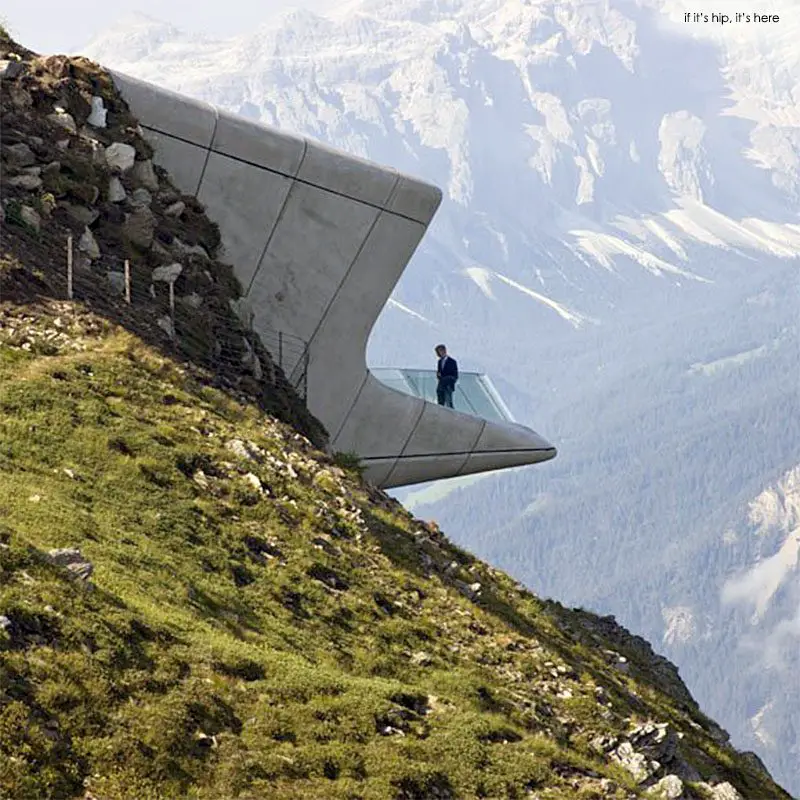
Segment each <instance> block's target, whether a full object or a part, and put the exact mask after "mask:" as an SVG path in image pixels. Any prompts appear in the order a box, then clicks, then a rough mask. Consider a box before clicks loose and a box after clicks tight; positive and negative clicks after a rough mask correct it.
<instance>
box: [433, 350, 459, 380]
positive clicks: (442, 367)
mask: <svg viewBox="0 0 800 800" xmlns="http://www.w3.org/2000/svg"><path fill="white" fill-rule="evenodd" d="M438 372H439V377H440V378H449V379H450V380H451V381H452V382H453V383H455V382H456V381H457V380H458V362H457V361H456V360H455V359H454V358H453V356H444V357H443V358H440V359H439V367H438Z"/></svg>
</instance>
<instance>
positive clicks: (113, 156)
mask: <svg viewBox="0 0 800 800" xmlns="http://www.w3.org/2000/svg"><path fill="white" fill-rule="evenodd" d="M135 161H136V148H134V147H132V146H131V145H129V144H124V143H123V142H114V144H110V145H109V146H108V147H106V163H107V164H108V166H109V168H110V169H112V170H117V171H119V172H122V173H124V172H127V171H128V170H130V169H132V168H133V165H134V163H135Z"/></svg>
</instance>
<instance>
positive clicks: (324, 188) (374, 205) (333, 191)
mask: <svg viewBox="0 0 800 800" xmlns="http://www.w3.org/2000/svg"><path fill="white" fill-rule="evenodd" d="M142 127H143V128H144V129H145V130H148V131H152V132H153V133H157V134H159V135H160V136H168V137H169V138H170V139H175V140H176V141H178V142H184V144H190V145H192V146H193V147H198V148H200V149H202V150H206V149H209V150H210V152H213V153H214V154H216V155H218V156H224V157H225V158H230V159H231V161H238V162H239V163H241V164H247V165H248V166H250V167H255V168H256V169H263V170H264V172H271V173H272V174H273V175H281V176H282V177H284V178H290V179H291V180H293V181H296V182H297V183H302V184H304V185H305V186H313V187H314V188H315V189H319V190H320V191H323V192H328V193H329V194H334V195H336V196H337V197H344V198H346V199H348V200H353V201H354V202H356V203H361V204H362V205H365V206H370V207H371V208H377V209H380V210H381V211H385V212H386V213H387V214H393V215H394V216H396V217H400V218H401V219H407V220H408V221H409V222H416V223H417V225H424V226H427V225H429V224H430V221H431V220H430V219H429V220H428V221H427V222H423V221H422V220H419V219H416V218H415V217H410V216H408V214H402V213H400V212H399V211H389V210H388V209H386V208H383V207H382V206H380V205H378V204H377V203H372V202H370V201H369V200H362V199H361V198H360V197H353V196H352V195H349V194H345V193H344V192H340V191H337V190H336V189H329V188H328V187H327V186H320V185H319V184H317V183H312V182H311V181H307V180H304V179H303V178H298V177H296V176H295V175H290V174H289V173H287V172H282V171H281V170H278V169H272V168H271V167H265V166H264V165H263V164H256V163H255V162H254V161H249V160H248V159H246V158H241V157H240V156H232V155H231V154H230V153H223V152H222V151H221V150H213V149H210V148H206V147H204V146H203V145H201V144H197V142H193V141H192V140H191V139H186V138H184V137H183V136H176V135H175V134H174V133H167V131H162V130H161V128H153V127H151V126H149V125H142ZM303 141H304V142H305V143H306V147H308V140H307V139H304V140H303ZM298 171H299V170H298ZM397 180H398V181H399V180H400V175H398V176H397ZM431 219H432V217H431Z"/></svg>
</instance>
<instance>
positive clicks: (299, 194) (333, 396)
mask: <svg viewBox="0 0 800 800" xmlns="http://www.w3.org/2000/svg"><path fill="white" fill-rule="evenodd" d="M112 75H113V77H114V80H115V82H116V84H117V87H118V88H119V90H120V92H121V93H122V95H123V97H124V98H125V99H126V101H127V102H128V104H129V105H130V107H131V110H132V111H133V113H134V114H135V115H136V116H137V117H138V118H139V121H140V123H141V125H142V128H143V129H144V132H145V136H146V137H147V138H148V139H149V140H150V141H151V143H152V144H153V145H154V147H155V151H156V156H155V161H156V163H158V164H160V165H161V166H163V167H164V168H165V169H166V170H167V171H168V172H169V173H170V175H171V176H172V178H173V180H174V182H175V184H176V186H177V187H178V188H179V189H181V191H183V192H186V193H187V194H192V195H196V196H197V197H198V199H199V200H200V201H201V202H202V203H204V204H205V206H206V210H207V212H208V215H209V217H210V218H211V219H213V220H214V221H215V222H217V223H218V224H219V226H220V231H221V233H222V238H223V244H224V252H223V254H222V257H223V259H224V260H225V261H227V262H229V263H231V264H232V265H233V266H234V270H235V273H236V275H237V277H238V278H239V281H240V282H241V284H242V287H243V288H244V292H245V294H246V297H247V299H248V302H249V304H250V306H251V308H252V310H253V314H254V328H255V329H256V331H258V329H259V327H261V328H262V330H266V329H272V330H276V329H277V330H282V331H284V332H286V333H291V334H294V335H295V336H299V337H300V338H302V339H303V340H305V341H306V342H308V343H309V371H308V404H309V408H310V410H311V411H312V413H313V414H315V415H316V416H317V417H318V418H319V419H320V420H321V421H322V423H323V424H324V425H325V427H326V428H327V430H328V432H329V433H330V436H331V444H332V447H333V449H334V450H341V451H355V452H357V453H358V454H359V455H360V456H361V457H362V459H363V460H364V461H365V463H366V465H367V476H368V477H369V478H370V479H371V480H372V481H373V482H375V483H376V484H378V485H380V486H383V487H390V486H400V485H407V484H412V483H418V482H421V481H427V480H433V479H435V478H444V477H452V476H455V475H464V474H468V473H472V472H482V471H485V470H492V469H501V468H503V467H509V466H517V465H520V464H530V463H534V462H537V461H545V460H547V459H549V458H553V456H555V449H554V448H553V446H552V445H550V444H549V443H548V442H546V441H545V440H544V439H542V438H541V437H540V436H538V434H536V433H534V432H533V431H531V430H530V429H529V428H525V427H523V426H519V425H510V424H509V425H502V424H498V423H489V422H485V421H483V420H479V419H476V418H475V417H471V416H468V415H465V414H460V413H458V412H454V411H450V410H448V409H443V408H439V406H436V405H434V404H431V403H426V402H424V401H422V400H419V399H417V398H413V397H409V396H407V395H405V394H401V393H400V392H397V391H395V390H393V389H390V388H389V387H387V386H384V385H383V384H382V383H380V382H379V381H378V380H377V379H376V378H374V377H373V376H372V375H371V374H370V373H369V371H368V370H367V367H366V362H365V353H366V346H367V339H368V338H369V334H370V331H371V330H372V327H373V325H374V324H375V320H376V319H377V317H378V315H379V314H380V312H381V310H382V308H383V306H384V304H385V303H386V301H387V300H388V298H389V295H390V294H391V292H392V289H393V288H394V286H395V284H396V283H397V281H398V279H399V278H400V275H401V274H402V272H403V270H404V269H405V267H406V265H407V264H408V261H409V259H410V258H411V256H412V255H413V253H414V251H415V249H416V247H417V245H418V244H419V242H420V239H421V238H422V236H423V234H424V233H425V230H426V228H427V226H428V224H429V223H430V221H431V219H432V218H433V215H434V214H435V213H436V209H437V208H438V206H439V203H440V202H441V191H440V190H439V189H438V188H437V187H435V186H431V185H429V184H426V183H423V182H421V181H418V180H416V179H414V178H411V177H408V176H405V175H401V174H399V173H397V172H395V171H394V170H392V169H389V168H386V167H380V166H378V165H375V164H372V163H370V162H367V161H364V160H362V159H359V158H356V157H354V156H350V155H347V154H345V153H341V152H338V151H336V150H333V149H331V148H328V147H326V146H325V145H322V144H320V143H318V142H315V141H312V140H310V139H305V138H302V137H299V136H293V135H291V134H287V133H283V132H281V131H278V130H275V129H273V128H269V127H266V126H264V125H260V124H258V123H255V122H252V121H250V120H246V119H243V118H241V117H237V116H235V115H232V114H228V113H226V112H224V111H221V110H219V109H216V108H213V107H212V106H210V105H206V104H204V103H200V102H198V101H195V100H192V99H190V98H188V97H184V96H182V95H178V94H175V93H173V92H170V91H167V90H165V89H161V88H158V87H156V86H153V85H151V84H147V83H144V82H142V81H139V80H136V79H134V78H131V77H128V76H125V75H122V74H119V73H112ZM265 345H266V341H265Z"/></svg>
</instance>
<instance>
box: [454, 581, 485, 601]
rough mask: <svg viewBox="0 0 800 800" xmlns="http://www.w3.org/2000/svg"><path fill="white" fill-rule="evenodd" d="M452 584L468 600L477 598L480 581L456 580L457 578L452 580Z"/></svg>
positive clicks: (479, 590) (479, 591)
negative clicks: (466, 581)
mask: <svg viewBox="0 0 800 800" xmlns="http://www.w3.org/2000/svg"><path fill="white" fill-rule="evenodd" d="M453 586H455V587H456V589H458V591H459V592H461V594H463V595H464V597H466V598H468V599H469V600H477V599H478V598H479V597H480V594H481V585H480V583H477V582H476V583H465V582H464V581H461V580H458V579H457V578H456V579H454V580H453Z"/></svg>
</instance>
